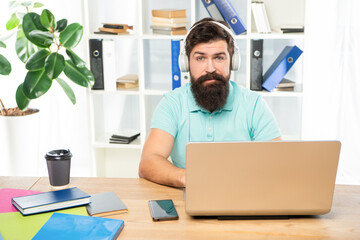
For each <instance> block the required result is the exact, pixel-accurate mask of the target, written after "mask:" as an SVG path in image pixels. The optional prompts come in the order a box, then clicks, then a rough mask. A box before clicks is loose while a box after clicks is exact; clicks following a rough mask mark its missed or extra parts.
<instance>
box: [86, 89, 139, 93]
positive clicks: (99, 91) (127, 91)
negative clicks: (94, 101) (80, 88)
mask: <svg viewBox="0 0 360 240" xmlns="http://www.w3.org/2000/svg"><path fill="white" fill-rule="evenodd" d="M89 92H90V94H91V95H106V94H123V95H139V89H138V88H136V89H124V90H117V91H105V90H90V91H89Z"/></svg>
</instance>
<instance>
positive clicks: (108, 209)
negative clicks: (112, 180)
mask: <svg viewBox="0 0 360 240" xmlns="http://www.w3.org/2000/svg"><path fill="white" fill-rule="evenodd" d="M86 209H87V211H88V213H89V215H90V216H94V217H100V216H102V217H103V216H108V215H114V214H118V213H126V212H128V208H127V207H126V206H125V204H124V203H123V202H122V201H121V199H120V198H119V197H118V196H117V195H116V194H115V193H114V192H103V193H96V194H93V195H91V203H90V204H89V205H87V206H86Z"/></svg>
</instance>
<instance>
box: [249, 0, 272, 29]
mask: <svg viewBox="0 0 360 240" xmlns="http://www.w3.org/2000/svg"><path fill="white" fill-rule="evenodd" d="M251 10H252V13H253V17H254V22H255V26H256V30H257V32H258V33H271V27H270V23H269V19H268V16H267V13H266V9H265V4H264V2H261V1H253V2H251Z"/></svg>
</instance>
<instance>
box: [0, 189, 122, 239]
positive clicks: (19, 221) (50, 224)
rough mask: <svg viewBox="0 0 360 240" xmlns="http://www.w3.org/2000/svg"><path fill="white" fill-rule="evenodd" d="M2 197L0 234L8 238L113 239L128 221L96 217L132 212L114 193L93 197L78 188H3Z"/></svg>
mask: <svg viewBox="0 0 360 240" xmlns="http://www.w3.org/2000/svg"><path fill="white" fill-rule="evenodd" d="M0 200H1V201H0V202H1V206H0V222H1V224H0V233H1V235H2V237H3V238H4V239H109V240H112V239H116V238H117V237H118V236H119V234H120V232H121V231H122V229H123V228H124V221H123V220H118V219H108V218H100V217H96V216H108V215H112V214H117V213H123V212H127V211H128V209H127V207H126V206H125V204H124V203H123V202H122V201H121V200H120V199H119V198H118V197H117V195H116V194H115V193H114V192H104V193H97V194H94V195H91V196H90V195H88V194H87V193H85V192H83V191H81V190H80V189H78V188H76V187H73V188H69V189H64V190H58V191H52V192H44V193H39V192H34V191H29V190H22V189H9V188H8V189H0ZM12 205H13V206H15V207H16V209H18V210H19V211H17V210H16V209H15V208H13V207H12ZM85 206H86V207H85ZM60 209H62V210H60ZM55 210H57V211H56V212H53V211H55ZM86 210H87V211H88V213H87V212H86ZM20 213H21V214H20ZM88 214H89V215H91V216H88ZM89 229H91V231H89ZM1 235H0V236H1ZM0 239H2V238H0Z"/></svg>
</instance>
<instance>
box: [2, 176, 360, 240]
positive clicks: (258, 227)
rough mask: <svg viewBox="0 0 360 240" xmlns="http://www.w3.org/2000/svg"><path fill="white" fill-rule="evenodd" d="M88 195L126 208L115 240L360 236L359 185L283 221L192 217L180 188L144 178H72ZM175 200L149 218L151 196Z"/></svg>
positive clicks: (45, 185) (30, 185)
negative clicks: (160, 216) (159, 218)
mask: <svg viewBox="0 0 360 240" xmlns="http://www.w3.org/2000/svg"><path fill="white" fill-rule="evenodd" d="M70 185H71V186H76V187H79V188H80V189H82V190H83V191H85V192H86V193H88V194H94V193H99V192H105V191H114V192H115V193H116V194H117V195H118V196H119V197H120V198H121V199H122V200H123V201H124V203H125V204H126V205H127V206H128V208H129V212H128V213H124V214H119V215H113V216H112V218H118V219H122V220H124V221H125V227H124V230H123V231H122V232H121V233H120V236H119V238H118V239H360V186H347V185H337V186H336V189H335V195H334V201H333V208H332V211H331V212H330V213H329V214H326V215H323V216H316V217H307V218H290V219H285V220H223V221H219V220H217V219H212V218H210V219H209V218H208V219H193V218H191V217H190V216H188V215H187V214H186V213H185V206H184V199H183V192H182V190H180V189H176V188H171V187H165V186H161V185H157V184H154V183H151V182H148V181H146V180H144V179H121V178H72V179H71V183H70ZM3 187H8V188H23V189H29V190H35V191H49V190H50V185H49V181H48V178H47V177H42V178H30V177H0V188H3ZM167 198H170V199H173V201H174V203H175V206H176V209H177V211H178V213H179V220H177V221H176V220H175V221H167V222H166V221H164V222H153V221H152V219H151V216H150V211H149V208H148V200H150V199H167Z"/></svg>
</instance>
